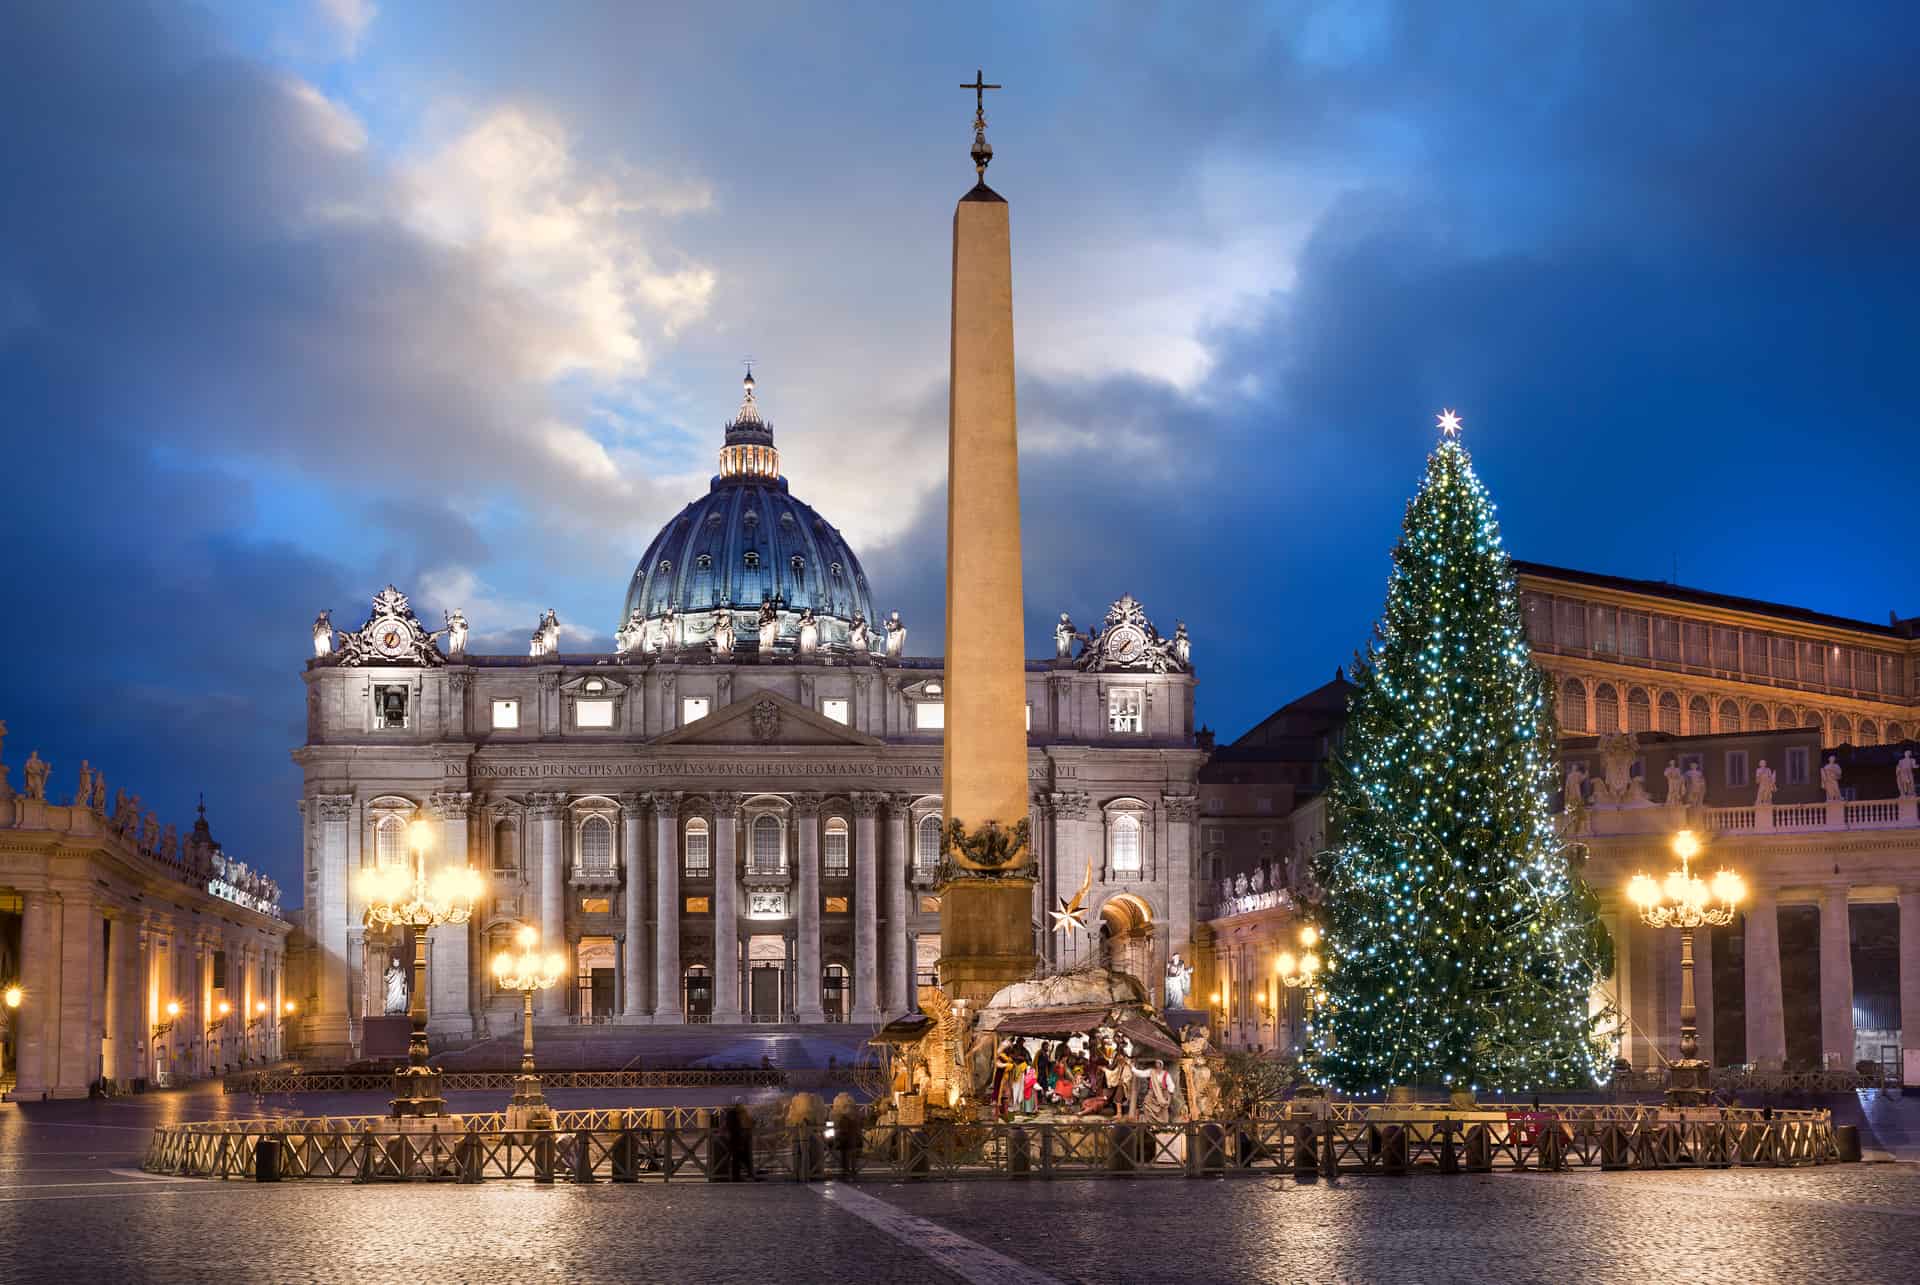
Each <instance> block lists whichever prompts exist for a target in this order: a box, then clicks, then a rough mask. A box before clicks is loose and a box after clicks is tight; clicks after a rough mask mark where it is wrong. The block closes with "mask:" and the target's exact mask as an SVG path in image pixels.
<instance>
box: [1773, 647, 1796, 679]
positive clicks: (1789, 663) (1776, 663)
mask: <svg viewBox="0 0 1920 1285" xmlns="http://www.w3.org/2000/svg"><path fill="white" fill-rule="evenodd" d="M1769 645H1770V647H1771V648H1772V651H1773V676H1774V677H1775V678H1792V677H1793V675H1794V663H1793V657H1794V651H1795V648H1794V645H1793V639H1791V638H1774V639H1772V640H1770V644H1769Z"/></svg>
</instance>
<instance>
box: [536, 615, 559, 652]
mask: <svg viewBox="0 0 1920 1285" xmlns="http://www.w3.org/2000/svg"><path fill="white" fill-rule="evenodd" d="M540 645H541V646H542V647H543V648H545V651H544V653H543V654H545V655H548V656H557V655H559V654H560V617H559V616H557V615H555V614H554V611H553V608H552V607H548V608H547V616H546V619H544V620H542V621H541V622H540Z"/></svg>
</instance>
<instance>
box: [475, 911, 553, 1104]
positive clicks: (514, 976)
mask: <svg viewBox="0 0 1920 1285" xmlns="http://www.w3.org/2000/svg"><path fill="white" fill-rule="evenodd" d="M514 944H515V945H517V946H519V947H520V953H519V954H517V955H516V954H514V953H513V952H512V951H510V950H503V951H501V952H500V953H499V954H498V955H495V956H494V957H493V978H494V980H495V981H496V982H498V983H499V984H500V989H502V990H509V991H519V992H520V998H521V1001H522V1005H523V1007H522V1010H521V1011H522V1013H523V1018H522V1020H523V1022H524V1026H523V1032H524V1033H523V1035H522V1038H521V1044H520V1074H519V1075H518V1076H516V1077H514V1081H513V1100H512V1101H511V1102H510V1103H508V1104H507V1128H509V1129H551V1128H552V1127H553V1112H552V1111H550V1110H548V1108H547V1100H546V1098H545V1097H544V1096H543V1095H542V1094H541V1092H540V1077H539V1076H538V1075H537V1074H535V1073H534V1069H533V996H534V992H535V991H543V990H547V989H549V988H550V987H552V986H554V985H555V984H557V983H558V982H559V980H560V979H561V977H563V976H564V975H565V974H566V971H567V959H566V956H564V955H562V954H560V953H559V952H558V951H550V952H548V953H547V954H545V955H542V954H541V953H540V952H539V945H540V934H539V932H538V931H537V930H536V929H535V928H534V927H533V926H532V925H530V924H522V925H521V926H520V930H519V931H518V932H516V933H515V934H514Z"/></svg>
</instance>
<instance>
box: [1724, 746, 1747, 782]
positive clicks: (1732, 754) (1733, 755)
mask: <svg viewBox="0 0 1920 1285" xmlns="http://www.w3.org/2000/svg"><path fill="white" fill-rule="evenodd" d="M1747 780H1748V777H1747V752H1746V751H1745V750H1728V751H1727V784H1728V785H1745V784H1746V783H1747Z"/></svg>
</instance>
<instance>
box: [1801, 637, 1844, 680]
mask: <svg viewBox="0 0 1920 1285" xmlns="http://www.w3.org/2000/svg"><path fill="white" fill-rule="evenodd" d="M1836 650H1838V649H1837V648H1836ZM1800 660H1801V662H1802V663H1801V666H1800V669H1801V677H1803V678H1804V679H1805V680H1806V681H1807V682H1810V683H1820V684H1822V685H1825V683H1826V681H1827V649H1826V648H1825V647H1823V646H1821V645H1820V644H1819V643H1808V644H1807V645H1806V648H1805V650H1803V651H1802V652H1801V653H1800Z"/></svg>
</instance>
